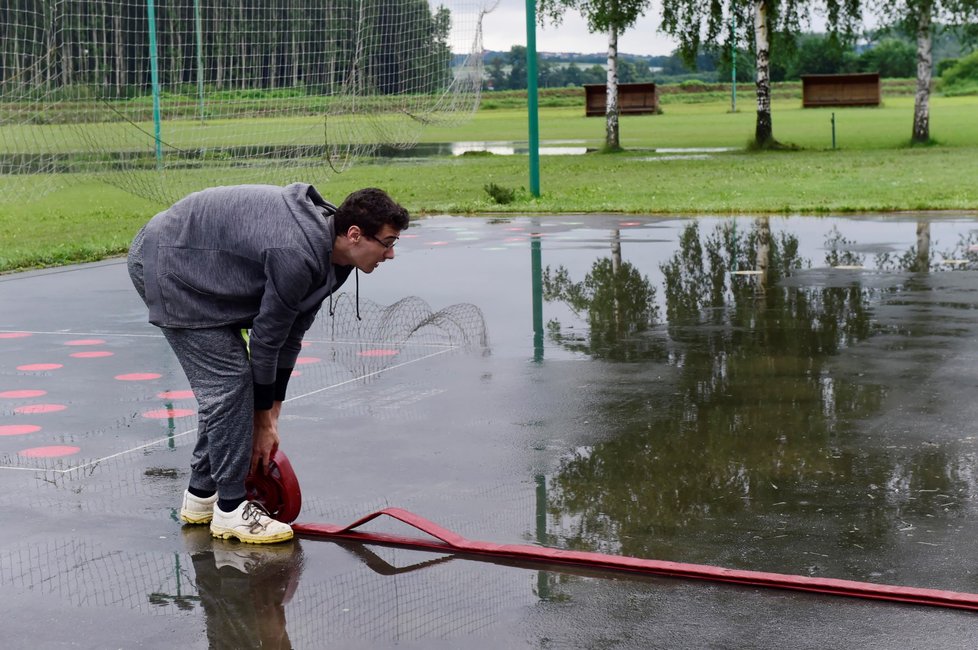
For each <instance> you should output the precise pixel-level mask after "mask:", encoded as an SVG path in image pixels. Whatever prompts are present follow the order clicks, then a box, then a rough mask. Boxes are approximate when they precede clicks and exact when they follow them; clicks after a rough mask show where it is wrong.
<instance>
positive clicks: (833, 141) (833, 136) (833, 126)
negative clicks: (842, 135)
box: [832, 111, 835, 149]
mask: <svg viewBox="0 0 978 650" xmlns="http://www.w3.org/2000/svg"><path fill="white" fill-rule="evenodd" d="M832 148H833V149H835V111H833V112H832Z"/></svg>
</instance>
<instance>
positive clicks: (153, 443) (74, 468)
mask: <svg viewBox="0 0 978 650" xmlns="http://www.w3.org/2000/svg"><path fill="white" fill-rule="evenodd" d="M456 349H458V348H456V347H452V348H448V349H445V350H439V351H437V352H432V353H430V354H426V355H424V356H423V357H418V358H417V359H412V360H410V361H404V362H403V363H398V364H395V365H393V366H388V367H387V368H381V369H380V370H375V371H373V372H368V373H367V374H365V375H359V376H357V377H353V378H351V379H346V380H344V381H341V382H339V383H338V384H332V385H330V386H323V387H322V388H317V389H316V390H314V391H310V392H308V393H303V394H302V395H296V396H295V397H290V398H288V399H287V400H285V401H284V402H283V404H285V403H288V402H294V401H296V400H300V399H303V398H305V397H309V396H310V395H316V394H317V393H322V392H324V391H327V390H332V389H334V388H339V387H340V386H345V385H347V384H352V383H353V382H357V381H360V380H361V379H366V378H368V377H373V376H375V375H379V374H381V373H383V372H387V371H388V370H396V369H397V368H403V367H404V366H409V365H411V364H412V363H417V362H419V361H424V360H425V359H430V358H432V357H436V356H438V355H440V354H445V353H446V352H451V351H453V350H456ZM196 431H197V427H194V428H192V429H187V430H186V431H181V432H180V433H175V434H173V435H169V436H167V437H165V438H159V439H158V440H153V441H151V442H147V443H144V444H142V445H139V446H138V447H132V448H131V449H125V450H123V451H119V452H116V453H114V454H110V455H109V456H103V457H102V458H96V459H95V460H91V461H89V462H87V463H85V464H83V465H73V466H71V467H69V468H66V469H46V468H39V467H10V466H0V470H20V471H24V472H53V473H55V474H67V473H68V472H75V471H78V470H81V469H86V468H88V467H93V466H95V465H98V464H99V463H101V462H103V461H108V460H112V459H113V458H119V457H120V456H125V455H126V454H131V453H132V452H134V451H139V450H141V449H147V448H149V447H154V446H156V445H161V444H164V443H169V442H171V441H173V440H176V439H177V438H182V437H183V436H188V435H190V434H191V433H195V432H196Z"/></svg>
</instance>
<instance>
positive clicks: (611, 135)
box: [537, 0, 649, 151]
mask: <svg viewBox="0 0 978 650" xmlns="http://www.w3.org/2000/svg"><path fill="white" fill-rule="evenodd" d="M648 4H649V0H537V8H538V10H539V20H540V23H541V24H545V23H546V22H547V21H548V20H549V21H550V22H552V23H553V24H554V25H555V26H556V25H560V23H561V22H563V18H564V13H565V12H567V11H578V12H580V14H581V15H582V16H583V17H584V19H585V20H586V21H587V26H588V31H589V32H590V33H592V34H596V33H602V32H603V33H605V34H607V35H608V75H607V85H606V90H605V93H606V95H605V146H604V148H605V151H620V150H621V143H620V140H619V128H618V117H619V115H620V110H619V107H618V36H619V35H620V34H621V33H622V32H624V31H625V30H627V29H628V28H630V27H633V26H634V25H635V21H636V20H638V19H639V18H640V17H641V16H643V15H645V9H646V7H647V6H648Z"/></svg>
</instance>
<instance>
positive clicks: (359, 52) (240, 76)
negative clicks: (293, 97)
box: [0, 0, 452, 96]
mask: <svg viewBox="0 0 978 650" xmlns="http://www.w3.org/2000/svg"><path fill="white" fill-rule="evenodd" d="M198 19H199V21H200V24H201V30H200V32H201V33H200V40H201V41H202V47H201V48H200V52H199V56H200V57H201V65H200V66H198V47H197V40H198V35H197V30H196V28H195V24H196V22H197V20H198ZM155 22H156V42H157V57H158V62H159V75H160V79H159V81H160V85H161V86H163V87H166V88H174V87H179V86H181V85H184V84H197V82H198V71H199V70H200V71H202V73H203V77H204V78H203V81H204V84H205V85H206V86H207V87H209V88H211V89H215V90H230V89H277V88H295V87H304V88H305V89H307V90H309V91H311V92H316V93H333V92H337V91H339V90H341V89H347V90H349V91H354V92H356V93H357V94H363V93H365V92H374V93H381V94H395V93H417V92H431V91H434V90H437V89H440V88H444V87H445V86H446V85H447V84H448V83H449V82H450V81H451V60H452V54H451V51H450V47H449V44H448V38H449V31H450V29H451V13H450V11H449V10H448V9H446V8H445V7H439V8H438V9H436V10H435V11H434V12H432V11H431V10H430V9H429V6H428V3H427V1H426V0H363V1H358V0H329V1H328V2H321V1H316V0H265V1H263V2H240V1H239V0H208V1H207V2H203V3H200V14H199V17H198V16H197V15H196V14H195V10H194V2H193V0H176V1H172V2H157V3H156V5H155ZM149 49H150V48H149V22H148V17H147V7H146V2H144V1H142V0H138V1H137V0H132V1H129V2H121V3H118V2H111V3H110V2H108V1H107V0H64V1H62V2H52V1H42V0H6V1H5V2H3V3H2V4H0V92H2V93H3V94H13V93H15V92H16V93H18V94H24V93H27V92H35V93H37V92H50V91H52V90H58V89H63V88H66V87H71V86H77V85H88V86H93V87H97V88H98V89H99V92H100V93H104V94H105V95H108V96H114V95H115V96H132V95H140V94H145V93H146V92H148V90H149V88H150V86H151V70H150V57H149V55H148V52H149Z"/></svg>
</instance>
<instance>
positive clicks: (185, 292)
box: [143, 183, 353, 406]
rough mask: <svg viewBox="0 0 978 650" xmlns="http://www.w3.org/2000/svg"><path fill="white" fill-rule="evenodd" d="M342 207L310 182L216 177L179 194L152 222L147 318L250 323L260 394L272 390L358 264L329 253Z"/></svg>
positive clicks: (164, 323)
mask: <svg viewBox="0 0 978 650" xmlns="http://www.w3.org/2000/svg"><path fill="white" fill-rule="evenodd" d="M335 212H336V207H335V206H333V205H332V204H330V203H328V202H327V201H326V200H324V199H323V198H322V197H321V196H320V195H319V193H318V192H317V191H316V189H315V188H314V187H312V186H311V185H308V184H305V183H294V184H292V185H289V186H287V187H277V186H270V185H240V186H232V187H216V188H211V189H208V190H204V191H202V192H197V193H195V194H191V195H190V196H188V197H186V198H185V199H182V200H181V201H178V202H177V203H175V204H174V205H173V206H172V207H170V208H169V209H167V210H165V211H163V212H161V213H159V214H157V215H156V216H155V217H153V218H152V219H151V220H150V222H149V223H148V224H147V225H146V228H145V239H144V241H143V265H144V266H143V275H144V280H145V284H146V303H147V305H148V306H149V321H150V322H151V323H153V324H154V325H157V326H160V327H170V328H190V329H197V328H207V327H223V326H234V327H241V328H250V329H251V336H250V351H251V365H252V376H253V378H254V381H255V384H256V399H257V398H258V397H259V393H264V392H266V391H264V390H259V386H261V387H262V388H264V387H266V386H267V387H268V389H269V390H270V389H271V386H272V385H274V384H275V381H276V375H277V374H278V376H279V377H280V378H281V376H282V371H284V370H288V369H291V368H292V367H294V366H295V361H296V358H297V357H298V355H299V351H300V349H301V342H302V337H303V335H304V334H305V332H306V330H307V329H309V327H310V326H311V325H312V323H313V321H314V320H315V318H316V314H317V313H318V311H319V308H320V306H321V305H322V303H323V301H324V300H325V299H326V297H327V296H328V295H330V294H331V293H333V292H334V291H336V290H337V289H338V288H339V287H340V285H342V284H343V282H344V281H345V280H346V278H347V277H348V276H349V275H350V272H351V271H352V270H353V267H352V266H336V265H334V264H332V263H331V262H330V258H331V255H332V250H333V239H334V237H335V232H334V224H333V214H334V213H335ZM261 401H265V400H261ZM256 406H257V403H256Z"/></svg>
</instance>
